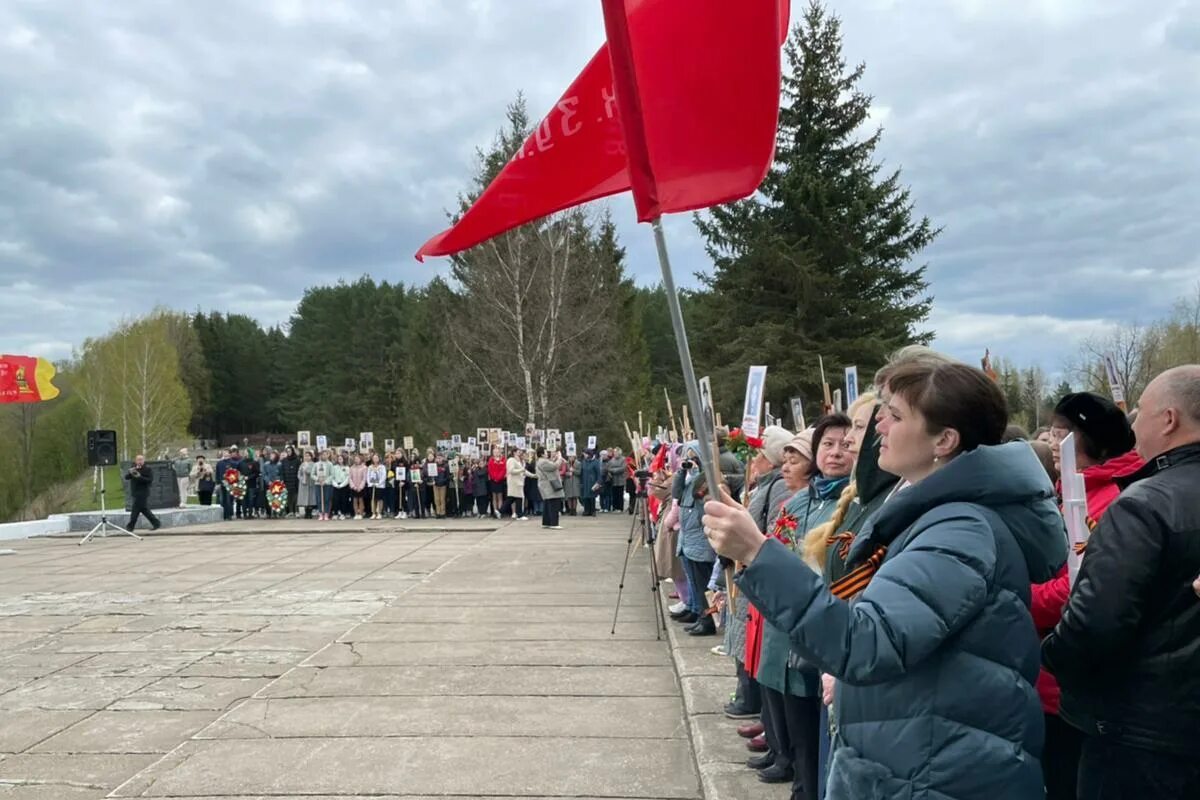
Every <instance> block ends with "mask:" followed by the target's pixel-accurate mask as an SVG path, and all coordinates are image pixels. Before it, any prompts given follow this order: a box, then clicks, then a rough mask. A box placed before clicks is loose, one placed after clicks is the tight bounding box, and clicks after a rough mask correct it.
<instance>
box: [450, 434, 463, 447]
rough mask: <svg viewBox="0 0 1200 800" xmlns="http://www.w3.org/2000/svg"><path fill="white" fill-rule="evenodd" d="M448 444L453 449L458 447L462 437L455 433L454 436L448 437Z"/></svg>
mask: <svg viewBox="0 0 1200 800" xmlns="http://www.w3.org/2000/svg"><path fill="white" fill-rule="evenodd" d="M450 444H451V445H452V446H453V447H458V446H459V445H460V444H462V436H461V435H460V434H457V433H456V434H454V435H453V436H451V437H450Z"/></svg>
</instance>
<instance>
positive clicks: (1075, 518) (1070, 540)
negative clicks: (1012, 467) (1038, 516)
mask: <svg viewBox="0 0 1200 800" xmlns="http://www.w3.org/2000/svg"><path fill="white" fill-rule="evenodd" d="M1059 447H1060V452H1061V454H1062V455H1061V463H1062V493H1063V518H1064V519H1065V520H1066V522H1067V576H1068V577H1067V580H1068V581H1069V582H1070V584H1071V585H1072V586H1074V585H1075V576H1076V575H1078V574H1079V565H1080V564H1081V563H1083V548H1084V545H1086V544H1087V540H1088V536H1089V535H1090V534H1091V531H1090V530H1089V529H1088V524H1087V490H1086V489H1085V488H1084V485H1083V476H1082V475H1080V474H1079V471H1078V469H1077V467H1076V462H1075V434H1073V433H1071V434H1068V435H1067V438H1065V439H1063V440H1062V444H1060V445H1059Z"/></svg>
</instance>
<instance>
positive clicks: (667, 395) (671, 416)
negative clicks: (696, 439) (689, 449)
mask: <svg viewBox="0 0 1200 800" xmlns="http://www.w3.org/2000/svg"><path fill="white" fill-rule="evenodd" d="M663 397H665V398H667V417H668V418H669V419H670V420H671V430H672V432H674V434H675V438H676V439H678V438H679V427H678V426H677V425H676V424H675V409H674V408H672V407H671V393H670V392H668V391H667V387H665V386H664V387H663Z"/></svg>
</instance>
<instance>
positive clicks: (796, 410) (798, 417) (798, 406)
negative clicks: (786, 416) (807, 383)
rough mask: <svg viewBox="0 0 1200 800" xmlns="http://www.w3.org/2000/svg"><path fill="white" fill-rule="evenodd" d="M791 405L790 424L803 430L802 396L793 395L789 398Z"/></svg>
mask: <svg viewBox="0 0 1200 800" xmlns="http://www.w3.org/2000/svg"><path fill="white" fill-rule="evenodd" d="M791 405H792V425H793V427H794V428H795V429H796V430H798V431H802V430H804V398H803V397H793V398H792V399H791Z"/></svg>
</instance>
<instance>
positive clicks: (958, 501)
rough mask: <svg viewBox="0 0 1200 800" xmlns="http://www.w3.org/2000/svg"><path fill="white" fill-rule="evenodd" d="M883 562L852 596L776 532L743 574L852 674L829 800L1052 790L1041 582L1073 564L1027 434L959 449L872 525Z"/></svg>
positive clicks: (1001, 799)
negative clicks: (1035, 588) (1036, 598)
mask: <svg viewBox="0 0 1200 800" xmlns="http://www.w3.org/2000/svg"><path fill="white" fill-rule="evenodd" d="M879 546H883V547H886V548H887V550H886V554H885V555H884V558H883V562H882V565H881V566H880V568H879V570H878V572H876V573H875V575H874V577H873V578H872V579H871V581H870V583H869V584H868V585H867V587H866V589H864V590H863V591H862V593H861V594H860V595H859V596H858V597H857V598H856V599H854V600H852V601H850V602H846V601H843V600H839V599H838V598H836V597H835V596H833V595H832V594H831V593H830V592H829V591H828V590H827V589H826V588H825V586H824V585H823V583H822V581H821V578H820V577H819V576H818V575H816V574H815V573H813V571H812V570H811V569H809V568H808V567H807V566H806V565H805V564H804V563H803V562H801V561H800V559H799V557H797V556H796V555H795V554H794V553H792V552H791V551H790V550H788V549H787V548H786V547H785V546H783V545H782V544H780V543H779V542H777V541H768V542H767V543H766V544H765V545H764V546H763V548H762V551H761V552H760V553H759V555H758V557H757V558H755V559H754V562H753V563H752V564H751V565H750V566H749V567H748V568H747V569H746V570H745V572H744V573H743V574H742V576H741V578H740V580H739V585H740V586H741V588H742V590H743V591H744V592H745V593H746V595H747V597H749V599H750V601H751V602H753V603H754V605H755V606H756V607H758V608H759V609H760V610H761V611H762V613H763V616H764V617H765V618H766V619H767V620H768V621H770V622H771V623H772V624H773V625H775V626H776V627H778V628H781V629H782V630H785V631H787V632H788V633H789V635H790V636H791V639H792V646H793V647H794V648H795V649H796V650H797V651H798V652H799V653H801V654H802V655H803V656H804V657H805V659H807V660H808V661H809V662H810V663H812V664H814V665H816V666H817V667H819V668H820V669H821V670H822V671H824V672H828V673H830V674H832V675H834V676H835V677H837V678H838V679H839V681H840V683H839V685H838V692H837V696H836V699H835V703H834V719H835V724H836V725H837V734H836V738H835V741H834V745H833V747H834V750H833V758H832V762H831V764H830V770H829V783H828V792H827V795H826V797H827V798H828V800H849V798H856V800H857V798H876V799H882V798H889V799H890V798H897V799H899V798H904V800H1036V799H1037V798H1041V797H1042V796H1043V788H1042V772H1041V765H1040V764H1039V762H1038V759H1039V757H1040V755H1041V749H1042V737H1043V721H1042V708H1041V704H1040V702H1039V701H1038V696H1037V692H1036V691H1035V690H1034V682H1035V680H1036V679H1037V674H1038V637H1037V632H1036V631H1035V630H1034V626H1033V620H1032V618H1031V617H1030V614H1029V585H1030V583H1031V582H1032V583H1039V582H1043V581H1046V580H1048V579H1049V578H1051V577H1052V576H1053V575H1054V574H1055V572H1056V571H1057V570H1058V568H1059V567H1060V566H1061V565H1062V564H1063V563H1064V562H1065V560H1066V534H1065V531H1064V527H1063V522H1062V517H1061V516H1060V515H1059V513H1058V509H1057V507H1056V505H1055V502H1054V490H1053V489H1052V487H1051V486H1050V482H1049V479H1048V478H1047V477H1046V473H1045V471H1044V470H1043V469H1042V467H1041V464H1039V463H1038V460H1037V457H1036V456H1035V455H1034V454H1033V451H1032V450H1031V449H1030V448H1029V446H1028V445H1027V444H1025V443H1024V442H1013V443H1011V444H1007V445H1001V446H998V447H982V448H979V449H977V450H974V451H972V452H970V453H965V454H963V455H960V456H958V457H957V458H955V459H954V460H952V461H951V462H950V463H949V464H947V465H946V466H945V467H943V468H942V469H940V470H938V471H937V472H935V473H934V474H933V475H931V476H929V477H928V478H926V479H925V480H923V481H921V482H920V483H918V484H916V485H914V486H910V487H908V488H907V489H904V490H903V491H901V492H900V493H899V494H897V495H896V496H895V497H893V498H892V499H891V500H889V501H888V502H887V503H885V504H884V506H883V507H882V508H881V509H880V511H879V513H878V514H876V515H875V516H874V517H873V518H872V519H871V520H869V521H868V522H867V523H866V524H865V525H864V527H863V529H862V530H861V531H860V533H859V535H858V537H857V538H856V539H855V541H854V544H853V546H852V548H851V551H850V556H849V559H848V562H847V563H848V566H849V567H850V568H854V567H855V566H858V565H859V564H862V563H864V562H865V561H866V559H867V558H868V557H869V556H870V555H871V554H872V553H874V552H875V551H876V548H878V547H879Z"/></svg>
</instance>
